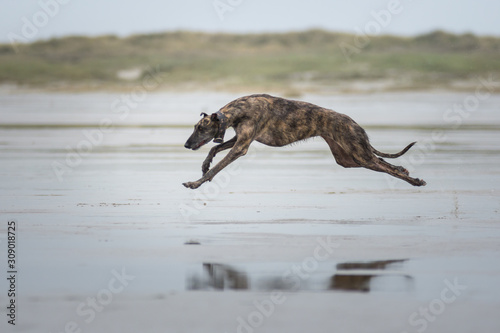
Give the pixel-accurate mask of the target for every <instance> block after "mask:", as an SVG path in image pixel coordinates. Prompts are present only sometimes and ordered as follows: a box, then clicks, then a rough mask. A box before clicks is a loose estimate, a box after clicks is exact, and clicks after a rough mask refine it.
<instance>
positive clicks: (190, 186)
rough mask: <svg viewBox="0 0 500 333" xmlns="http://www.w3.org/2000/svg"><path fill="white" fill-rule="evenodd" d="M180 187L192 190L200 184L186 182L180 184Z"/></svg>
mask: <svg viewBox="0 0 500 333" xmlns="http://www.w3.org/2000/svg"><path fill="white" fill-rule="evenodd" d="M182 185H184V186H185V187H187V188H190V189H193V190H194V189H197V188H198V187H200V186H201V182H187V183H182Z"/></svg>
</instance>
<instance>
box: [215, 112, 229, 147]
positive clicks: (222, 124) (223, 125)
mask: <svg viewBox="0 0 500 333" xmlns="http://www.w3.org/2000/svg"><path fill="white" fill-rule="evenodd" d="M215 114H216V115H217V119H218V120H219V129H218V130H217V133H216V134H215V138H214V142H215V143H222V142H224V134H226V129H227V123H228V120H229V119H228V118H227V117H226V115H225V114H224V113H222V112H221V111H217V112H216V113H215Z"/></svg>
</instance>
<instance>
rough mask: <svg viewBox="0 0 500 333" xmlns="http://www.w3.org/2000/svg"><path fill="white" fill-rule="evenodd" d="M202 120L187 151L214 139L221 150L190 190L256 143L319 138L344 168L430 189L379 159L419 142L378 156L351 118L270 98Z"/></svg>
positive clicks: (239, 103)
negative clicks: (220, 156)
mask: <svg viewBox="0 0 500 333" xmlns="http://www.w3.org/2000/svg"><path fill="white" fill-rule="evenodd" d="M202 116H203V118H202V119H201V120H200V121H199V122H198V123H197V124H196V125H195V128H194V132H193V134H192V135H191V136H190V137H189V139H188V140H187V142H186V144H185V145H184V146H185V147H186V148H188V149H193V150H197V149H198V148H200V147H201V146H203V145H205V144H207V143H208V142H210V141H211V140H212V139H213V140H214V142H215V143H219V145H217V146H215V147H213V148H212V149H210V152H209V153H208V156H207V157H206V159H205V161H204V162H203V164H202V172H203V176H202V177H201V178H200V179H198V180H197V181H194V182H187V183H184V184H183V185H184V186H185V187H187V188H191V189H196V188H198V187H200V186H201V185H202V184H203V183H205V182H207V181H211V180H212V179H213V178H214V176H215V175H216V174H217V173H219V172H220V171H221V170H222V169H224V168H225V167H226V166H227V165H229V164H230V163H232V162H233V161H235V160H236V159H237V158H239V157H241V156H244V155H245V154H246V153H247V151H248V148H249V147H250V144H251V143H252V142H253V141H257V142H260V143H263V144H265V145H268V146H272V147H282V146H286V145H289V144H291V143H294V142H297V141H301V140H305V139H308V138H311V137H316V136H321V137H322V138H323V139H324V140H325V141H326V143H327V144H328V145H329V146H330V150H331V152H332V154H333V156H334V158H335V161H336V162H337V163H338V164H339V165H341V166H343V167H345V168H358V167H363V168H367V169H370V170H374V171H378V172H385V173H387V174H389V175H391V176H394V177H397V178H400V179H402V180H404V181H406V182H408V183H410V184H411V185H413V186H424V185H426V182H425V181H424V180H421V179H418V178H412V177H410V176H409V173H408V171H407V170H406V169H405V168H403V167H401V166H395V165H392V164H390V163H388V162H386V161H385V160H383V159H382V158H381V157H385V158H396V157H399V156H401V155H403V154H404V153H406V152H407V151H408V150H409V149H410V148H411V147H412V146H413V145H414V144H415V142H413V143H410V144H409V145H408V146H406V147H405V148H404V149H403V150H402V151H400V152H399V153H396V154H387V153H383V152H380V151H378V150H376V149H375V148H373V147H372V146H371V144H370V142H369V139H368V135H367V134H366V132H365V130H364V129H363V128H362V127H361V126H359V125H358V124H357V123H356V122H355V121H354V120H352V119H351V118H350V117H348V116H346V115H344V114H341V113H338V112H335V111H333V110H329V109H325V108H322V107H319V106H317V105H314V104H310V103H306V102H300V101H292V100H288V99H284V98H279V97H273V96H270V95H251V96H246V97H241V98H238V99H236V100H234V101H232V102H230V103H229V104H227V105H226V106H224V107H223V108H222V109H220V110H219V111H218V112H216V113H212V114H211V115H208V114H206V113H202ZM228 127H233V128H234V131H235V132H236V135H235V136H234V137H233V138H232V139H230V140H228V141H226V142H224V134H225V131H226V129H227V128H228ZM226 149H231V150H230V151H229V153H228V154H227V155H226V156H225V157H224V158H223V159H222V160H221V161H220V162H219V163H217V164H216V165H215V166H214V167H213V168H212V169H210V164H211V163H212V160H213V158H214V157H215V155H217V154H218V153H219V152H221V151H223V150H226Z"/></svg>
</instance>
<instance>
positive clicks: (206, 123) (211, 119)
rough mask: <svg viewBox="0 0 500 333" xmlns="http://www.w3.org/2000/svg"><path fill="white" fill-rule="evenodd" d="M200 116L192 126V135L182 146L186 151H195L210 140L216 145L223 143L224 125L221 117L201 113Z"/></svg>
mask: <svg viewBox="0 0 500 333" xmlns="http://www.w3.org/2000/svg"><path fill="white" fill-rule="evenodd" d="M201 116H203V118H201V120H200V121H199V122H198V123H197V124H196V125H194V132H193V134H191V136H190V137H189V139H188V140H187V141H186V143H185V144H184V147H186V148H187V149H192V150H197V149H198V148H200V147H201V146H203V145H205V144H207V143H209V142H210V140H212V139H214V142H217V143H219V142H222V141H223V137H224V131H225V128H224V127H225V125H224V124H222V123H223V121H222V120H221V119H220V118H221V115H219V114H217V113H212V114H211V115H208V114H206V113H202V114H201Z"/></svg>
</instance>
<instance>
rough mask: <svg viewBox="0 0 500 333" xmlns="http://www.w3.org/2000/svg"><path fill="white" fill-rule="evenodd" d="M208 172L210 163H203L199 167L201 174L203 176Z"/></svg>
mask: <svg viewBox="0 0 500 333" xmlns="http://www.w3.org/2000/svg"><path fill="white" fill-rule="evenodd" d="M208 170H210V163H203V165H202V166H201V172H202V173H203V176H205V174H206V173H207V172H208Z"/></svg>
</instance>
